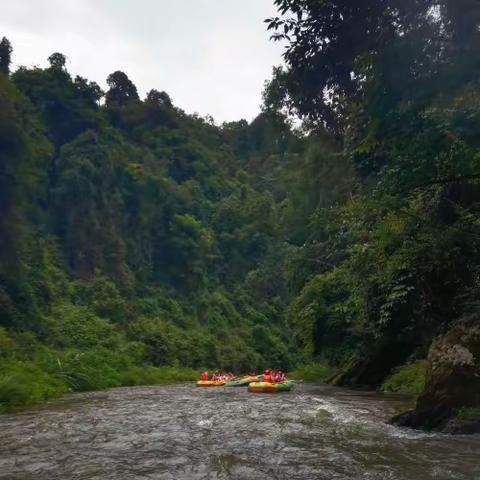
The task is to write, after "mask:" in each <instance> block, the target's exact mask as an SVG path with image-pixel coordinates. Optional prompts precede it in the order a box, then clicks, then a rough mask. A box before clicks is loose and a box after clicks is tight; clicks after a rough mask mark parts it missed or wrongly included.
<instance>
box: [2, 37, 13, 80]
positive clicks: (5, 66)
mask: <svg viewBox="0 0 480 480" xmlns="http://www.w3.org/2000/svg"><path fill="white" fill-rule="evenodd" d="M12 51H13V49H12V45H11V43H10V41H9V40H8V38H7V37H3V38H2V41H1V42H0V72H1V73H5V74H6V75H8V74H9V73H10V63H11V61H12V58H11V57H12Z"/></svg>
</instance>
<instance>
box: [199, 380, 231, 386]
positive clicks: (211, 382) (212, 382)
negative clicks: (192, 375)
mask: <svg viewBox="0 0 480 480" xmlns="http://www.w3.org/2000/svg"><path fill="white" fill-rule="evenodd" d="M224 385H225V382H224V381H223V380H199V381H198V382H197V387H223V386H224Z"/></svg>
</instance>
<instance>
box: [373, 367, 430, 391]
mask: <svg viewBox="0 0 480 480" xmlns="http://www.w3.org/2000/svg"><path fill="white" fill-rule="evenodd" d="M426 372H427V362H426V361H425V360H419V361H417V362H413V363H407V364H406V365H402V366H401V367H398V368H396V369H395V370H394V371H393V372H392V373H391V374H390V375H389V376H388V377H387V378H386V379H385V381H384V382H383V384H382V386H381V387H380V390H382V391H383V392H396V393H405V394H411V395H419V394H420V393H421V392H422V391H423V389H424V387H425V377H426Z"/></svg>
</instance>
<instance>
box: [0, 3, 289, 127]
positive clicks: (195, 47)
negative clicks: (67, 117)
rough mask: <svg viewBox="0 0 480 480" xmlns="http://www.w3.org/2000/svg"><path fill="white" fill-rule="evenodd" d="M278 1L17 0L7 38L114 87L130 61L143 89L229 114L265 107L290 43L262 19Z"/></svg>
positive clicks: (245, 114) (41, 59)
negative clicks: (112, 81)
mask: <svg viewBox="0 0 480 480" xmlns="http://www.w3.org/2000/svg"><path fill="white" fill-rule="evenodd" d="M275 13H276V11H275V8H274V5H273V0H12V1H5V2H3V4H2V16H1V17H0V37H1V36H4V35H5V36H6V37H8V38H9V39H10V41H11V42H12V44H13V48H14V53H13V62H14V66H18V65H26V66H32V65H38V66H41V67H43V66H45V65H46V64H47V61H46V58H47V57H48V56H49V55H50V54H51V53H53V52H55V51H59V52H61V53H64V54H65V55H66V56H67V57H68V64H67V68H68V70H69V71H70V73H72V74H75V75H76V74H80V75H82V76H85V77H87V78H88V79H89V80H94V81H96V82H98V83H99V84H100V85H101V86H102V87H105V86H106V84H105V78H106V77H107V76H108V74H110V73H112V72H113V71H115V70H123V71H124V72H125V73H126V74H127V75H128V76H129V77H130V79H131V80H132V81H133V82H134V83H135V85H136V86H137V88H138V90H139V93H140V95H141V96H142V98H143V96H144V95H145V93H146V92H147V91H148V90H149V89H151V88H156V89H157V90H165V91H167V92H168V93H169V94H170V96H171V97H172V99H173V101H174V103H175V105H177V106H179V107H181V108H183V109H184V110H186V111H187V112H189V113H193V112H198V113H199V114H200V115H202V116H204V115H207V114H210V115H212V116H213V117H214V119H215V120H216V121H217V122H218V123H221V122H223V121H231V120H238V119H240V118H246V119H248V120H251V119H252V118H253V117H254V116H255V115H256V114H257V113H258V112H259V105H260V102H261V92H262V90H263V83H264V81H265V80H266V79H267V78H268V77H269V76H270V74H271V71H272V67H273V66H274V65H278V64H280V63H281V54H282V51H283V47H282V46H281V45H280V44H278V43H274V42H271V41H269V33H268V32H267V31H266V25H265V24H264V23H263V20H264V19H265V18H267V17H270V16H272V15H274V14H275Z"/></svg>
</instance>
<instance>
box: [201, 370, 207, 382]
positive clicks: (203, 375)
mask: <svg viewBox="0 0 480 480" xmlns="http://www.w3.org/2000/svg"><path fill="white" fill-rule="evenodd" d="M200 380H202V381H203V382H205V381H206V380H208V375H207V372H203V373H202V374H201V375H200Z"/></svg>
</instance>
